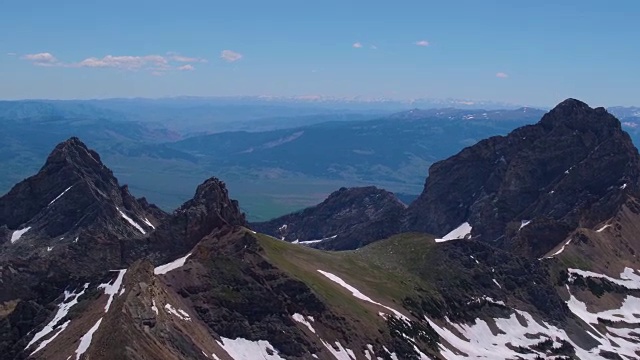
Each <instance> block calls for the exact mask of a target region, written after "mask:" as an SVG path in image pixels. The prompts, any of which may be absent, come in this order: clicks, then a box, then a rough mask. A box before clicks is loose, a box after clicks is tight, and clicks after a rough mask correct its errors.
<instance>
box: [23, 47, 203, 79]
mask: <svg viewBox="0 0 640 360" xmlns="http://www.w3.org/2000/svg"><path fill="white" fill-rule="evenodd" d="M21 58H22V59H24V60H26V61H29V62H31V63H33V64H34V65H37V66H56V67H67V68H103V69H107V68H110V69H120V70H129V71H137V70H144V71H149V72H150V73H151V74H152V75H156V76H160V75H164V73H165V72H167V71H171V70H180V71H191V70H195V67H194V66H193V65H191V64H189V63H204V62H206V60H205V59H202V58H196V57H188V56H182V55H179V54H176V53H168V54H167V56H163V55H153V54H151V55H142V56H134V55H106V56H103V57H88V58H85V59H83V60H80V61H77V62H61V61H58V59H57V58H56V57H55V56H53V54H51V53H48V52H43V53H37V54H27V55H24V56H22V57H21ZM185 63H186V64H185Z"/></svg>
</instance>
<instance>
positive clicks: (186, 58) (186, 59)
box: [167, 52, 207, 63]
mask: <svg viewBox="0 0 640 360" xmlns="http://www.w3.org/2000/svg"><path fill="white" fill-rule="evenodd" d="M167 55H169V59H171V60H172V61H175V62H181V63H205V62H207V59H203V58H199V57H189V56H182V55H180V54H178V53H175V52H168V53H167Z"/></svg>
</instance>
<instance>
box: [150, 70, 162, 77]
mask: <svg viewBox="0 0 640 360" xmlns="http://www.w3.org/2000/svg"><path fill="white" fill-rule="evenodd" d="M151 75H153V76H163V75H164V72H162V71H152V72H151Z"/></svg>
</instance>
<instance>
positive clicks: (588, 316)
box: [567, 286, 640, 359]
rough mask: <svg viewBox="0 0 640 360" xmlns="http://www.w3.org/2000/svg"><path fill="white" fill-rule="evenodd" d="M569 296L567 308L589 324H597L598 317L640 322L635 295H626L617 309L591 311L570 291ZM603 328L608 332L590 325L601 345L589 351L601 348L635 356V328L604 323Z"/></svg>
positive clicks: (639, 309) (639, 304)
mask: <svg viewBox="0 0 640 360" xmlns="http://www.w3.org/2000/svg"><path fill="white" fill-rule="evenodd" d="M567 291H569V286H567ZM569 296H570V298H569V300H568V301H567V305H568V306H569V310H571V312H572V313H574V314H575V315H576V316H578V317H579V318H581V319H582V320H584V321H585V322H586V323H587V324H589V325H596V324H599V319H604V320H609V321H613V322H618V321H624V322H626V323H629V324H633V325H638V324H640V299H638V298H636V297H633V296H627V297H626V298H625V299H624V301H623V302H622V306H621V307H620V308H619V309H612V310H605V311H602V312H599V313H591V312H589V311H588V310H587V305H586V304H584V303H583V302H581V301H579V300H578V299H576V298H575V297H574V296H573V294H571V292H570V291H569ZM605 328H606V330H607V332H608V333H606V334H603V333H601V332H599V331H598V330H597V329H596V328H595V327H594V326H591V329H592V330H593V332H594V333H595V334H597V335H598V336H599V339H598V341H599V342H600V343H601V345H599V346H598V347H596V348H595V349H592V350H590V351H589V352H590V353H593V354H598V353H599V352H600V351H601V350H604V351H610V352H613V353H616V354H618V355H624V356H626V357H628V358H630V359H636V358H637V353H636V351H637V350H638V343H637V339H635V340H634V336H636V337H637V332H636V331H637V330H636V329H629V328H615V327H610V326H606V325H605ZM632 332H633V334H632ZM634 334H636V335H634Z"/></svg>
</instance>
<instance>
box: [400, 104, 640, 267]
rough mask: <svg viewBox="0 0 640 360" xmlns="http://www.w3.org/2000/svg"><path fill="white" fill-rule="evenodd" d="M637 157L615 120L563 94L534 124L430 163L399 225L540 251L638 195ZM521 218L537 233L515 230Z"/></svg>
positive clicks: (528, 253)
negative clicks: (467, 227) (465, 227)
mask: <svg viewBox="0 0 640 360" xmlns="http://www.w3.org/2000/svg"><path fill="white" fill-rule="evenodd" d="M639 173H640V159H639V156H638V152H637V150H636V149H635V147H634V146H633V144H632V142H631V139H630V138H629V136H628V135H627V134H626V133H625V132H624V131H622V129H621V125H620V122H619V121H618V120H617V119H616V118H615V117H613V116H612V115H610V114H609V113H607V112H606V110H604V109H603V108H597V109H592V108H590V107H589V106H588V105H586V104H585V103H582V102H580V101H578V100H573V99H569V100H566V101H564V102H562V103H561V104H559V105H558V106H557V107H555V108H554V109H553V110H551V111H550V112H549V113H547V114H546V115H544V117H543V118H542V120H540V122H538V123H537V124H535V125H531V126H525V127H522V128H519V129H517V130H515V131H513V132H512V133H510V134H509V135H507V136H504V137H502V136H498V137H493V138H489V139H487V140H483V141H481V142H479V143H478V144H476V145H474V146H471V147H469V148H466V149H464V150H463V151H461V152H460V153H459V154H457V155H455V156H453V157H451V158H449V159H446V160H443V161H440V162H438V163H436V164H434V165H433V166H432V167H431V168H430V169H429V177H428V178H427V181H426V183H425V188H424V191H423V193H422V194H421V195H420V197H419V198H418V199H417V200H416V201H415V202H414V203H412V204H411V206H410V207H409V209H408V211H407V216H406V218H405V220H404V224H403V228H404V230H410V231H422V232H428V233H433V234H436V235H444V234H446V233H448V232H449V231H451V230H453V229H455V228H456V227H458V226H459V225H460V224H461V223H464V222H469V223H470V224H471V226H472V228H473V230H472V233H471V235H472V238H474V239H477V240H479V241H487V242H490V243H493V244H497V245H498V246H499V247H502V248H505V249H510V248H511V249H517V250H518V251H519V252H520V253H521V254H523V255H526V256H541V255H542V254H545V253H546V252H547V251H549V250H550V249H551V248H553V247H554V246H555V245H557V244H558V242H560V241H561V240H562V239H564V238H565V237H566V236H567V235H568V234H569V232H570V231H572V230H574V229H576V228H577V227H579V226H581V227H589V226H594V225H595V224H597V223H598V222H600V221H602V220H605V219H607V218H608V217H610V216H612V214H613V213H615V211H616V210H617V209H618V208H619V207H620V205H621V204H622V203H623V202H624V201H625V199H626V196H627V195H628V194H638V191H639ZM523 224H527V225H526V226H527V227H529V226H531V227H532V228H533V227H537V228H539V229H540V230H541V231H542V232H535V233H533V234H532V235H533V236H528V235H527V234H528V233H530V232H520V231H519V230H520V228H521V226H522V225H523Z"/></svg>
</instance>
